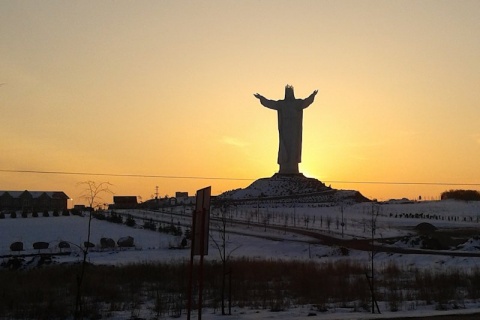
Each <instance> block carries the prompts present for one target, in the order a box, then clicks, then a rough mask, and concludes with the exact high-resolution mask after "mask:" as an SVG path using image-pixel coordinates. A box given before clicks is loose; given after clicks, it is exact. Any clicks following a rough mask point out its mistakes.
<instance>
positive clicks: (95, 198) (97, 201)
mask: <svg viewBox="0 0 480 320" xmlns="http://www.w3.org/2000/svg"><path fill="white" fill-rule="evenodd" d="M78 185H79V186H82V187H84V189H83V190H82V193H81V195H80V198H81V199H84V200H85V201H87V203H88V205H89V214H88V231H87V241H86V243H85V245H84V246H83V248H82V253H83V260H82V266H81V269H80V274H79V275H78V276H77V295H76V298H75V314H74V318H75V319H83V312H82V285H83V280H84V278H85V269H86V266H87V255H88V250H89V248H90V234H91V227H92V211H93V210H94V208H95V207H100V206H101V205H102V203H104V202H103V201H102V198H101V197H100V195H101V194H103V193H110V194H112V193H113V192H112V191H111V190H110V188H109V187H110V186H111V185H112V184H111V183H109V182H100V183H96V182H95V181H84V182H80V183H78ZM80 248H81V246H80Z"/></svg>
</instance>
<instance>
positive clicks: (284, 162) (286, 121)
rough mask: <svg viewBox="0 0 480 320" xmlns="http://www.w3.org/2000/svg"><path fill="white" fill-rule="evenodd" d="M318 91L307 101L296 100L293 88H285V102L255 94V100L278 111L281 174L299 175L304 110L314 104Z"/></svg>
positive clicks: (288, 86)
mask: <svg viewBox="0 0 480 320" xmlns="http://www.w3.org/2000/svg"><path fill="white" fill-rule="evenodd" d="M317 92H318V90H315V91H313V93H312V94H311V95H310V96H308V97H307V98H305V99H295V94H294V92H293V87H292V86H290V85H287V86H285V99H284V100H277V101H276V100H269V99H267V98H265V97H264V96H262V95H260V94H258V93H255V94H254V96H255V98H257V99H259V100H260V103H261V104H262V105H263V106H264V107H267V108H269V109H273V110H277V115H278V134H279V146H278V160H277V162H278V164H279V165H280V170H279V172H278V173H279V174H299V173H300V172H299V170H298V164H299V163H300V162H302V122H303V109H305V108H307V107H308V106H309V105H311V104H312V103H313V100H314V99H315V95H316V94H317Z"/></svg>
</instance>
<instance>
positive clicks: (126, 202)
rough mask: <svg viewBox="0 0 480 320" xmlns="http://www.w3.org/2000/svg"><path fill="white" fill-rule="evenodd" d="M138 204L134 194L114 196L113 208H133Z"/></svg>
mask: <svg viewBox="0 0 480 320" xmlns="http://www.w3.org/2000/svg"><path fill="white" fill-rule="evenodd" d="M137 206H138V202H137V197H136V196H114V197H113V209H135V208H137Z"/></svg>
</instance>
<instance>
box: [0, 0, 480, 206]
mask: <svg viewBox="0 0 480 320" xmlns="http://www.w3.org/2000/svg"><path fill="white" fill-rule="evenodd" d="M478 39H480V2H479V1H317V0H315V1H314V0H312V1H268V0H264V1H113V2H111V1H108V2H107V1H105V2H94V1H91V2H88V1H87V2H86V1H69V2H59V1H41V2H39V1H2V2H0V61H1V63H0V83H2V85H1V86H0V109H1V114H2V115H1V117H0V134H1V136H2V139H1V140H0V152H1V156H0V170H34V171H61V172H90V173H112V174H138V175H149V176H175V177H219V178H226V179H224V180H223V179H222V180H205V179H186V178H181V179H178V178H160V177H157V178H141V177H137V178H132V177H111V176H85V175H54V174H27V173H11V172H5V171H0V190H24V189H28V190H63V191H65V192H66V193H67V194H68V195H69V196H70V197H71V198H73V201H72V202H73V203H77V202H80V200H79V199H76V197H78V195H79V194H80V193H81V190H79V187H78V186H77V183H78V182H80V181H86V180H95V181H99V182H101V181H109V182H111V183H112V184H113V187H112V190H113V191H114V192H115V193H116V194H118V195H137V196H141V197H142V199H143V200H147V199H149V198H151V197H152V195H153V194H154V193H155V186H158V187H159V193H160V194H161V195H162V196H164V195H165V194H168V195H173V194H174V193H175V191H188V192H189V193H190V194H194V193H195V190H197V189H200V188H202V187H205V186H208V185H211V186H212V193H213V194H218V193H220V192H222V191H226V190H230V189H233V188H239V187H246V186H247V185H248V184H249V183H251V182H253V180H254V179H257V178H261V177H268V176H271V175H273V174H274V173H275V172H276V171H277V170H278V166H277V164H276V158H277V148H278V134H277V118H276V114H275V112H274V111H272V110H269V109H266V108H263V107H262V106H261V105H260V104H259V102H258V100H257V99H255V98H254V97H253V93H255V92H259V93H261V94H263V95H264V96H266V97H268V98H271V99H282V98H283V88H284V86H285V85H286V84H287V83H288V84H292V85H294V86H295V93H296V96H297V97H301V98H304V97H306V96H308V95H309V94H310V93H311V92H312V91H313V90H315V89H318V90H319V93H318V95H317V97H316V100H315V102H314V104H313V105H311V106H310V107H309V108H308V109H306V110H305V112H304V123H303V126H304V132H303V156H302V160H303V162H302V163H301V165H300V169H301V171H302V172H304V173H305V174H306V175H307V176H310V177H315V178H318V179H320V180H322V181H327V184H330V182H328V181H351V182H355V181H357V182H358V181H386V182H440V183H450V184H452V183H458V184H476V185H470V186H469V185H465V186H455V185H453V186H452V185H440V186H432V185H382V184H351V183H349V184H345V183H343V184H342V183H338V182H331V184H332V187H335V188H344V189H345V188H346V189H357V190H359V191H360V192H362V193H363V194H364V195H366V196H368V197H370V198H378V199H388V198H393V197H395V198H399V197H408V198H416V197H418V196H419V195H422V196H423V198H431V197H438V196H439V194H440V193H441V192H442V191H444V190H447V189H452V188H469V189H479V185H478V184H479V183H480V170H479V169H478V160H479V159H480V129H479V125H478V124H479V120H480V90H479V89H478V84H479V83H480V63H479V57H480V41H479V40H478ZM235 179H251V180H235ZM107 198H109V199H106V200H107V202H108V201H110V200H111V196H108V197H107Z"/></svg>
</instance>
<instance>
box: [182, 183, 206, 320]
mask: <svg viewBox="0 0 480 320" xmlns="http://www.w3.org/2000/svg"><path fill="white" fill-rule="evenodd" d="M211 190H212V188H211V187H206V188H203V189H200V190H198V191H197V196H196V204H195V211H194V212H193V217H192V218H193V219H192V230H193V232H192V246H191V251H190V279H189V285H188V302H187V320H190V314H191V310H192V288H193V266H194V258H195V256H200V262H199V270H198V281H199V285H198V291H199V292H198V320H201V319H202V295H203V257H204V256H205V255H208V239H209V225H210V195H211Z"/></svg>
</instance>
